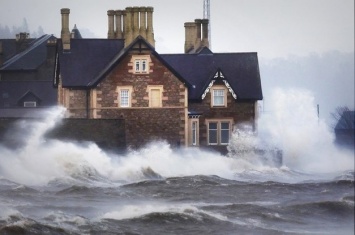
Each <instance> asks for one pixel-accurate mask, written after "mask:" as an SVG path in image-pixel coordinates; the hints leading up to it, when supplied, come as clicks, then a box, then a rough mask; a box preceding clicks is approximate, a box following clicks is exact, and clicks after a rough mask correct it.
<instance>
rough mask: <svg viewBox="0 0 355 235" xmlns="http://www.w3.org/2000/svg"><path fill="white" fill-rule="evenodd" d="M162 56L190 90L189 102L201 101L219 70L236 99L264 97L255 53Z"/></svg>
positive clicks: (206, 53)
mask: <svg viewBox="0 0 355 235" xmlns="http://www.w3.org/2000/svg"><path fill="white" fill-rule="evenodd" d="M201 52H203V53H198V54H164V55H161V56H162V58H163V59H164V60H165V61H167V62H168V63H169V64H170V65H171V66H172V67H173V68H174V69H175V70H176V71H177V72H178V73H179V74H181V76H182V77H184V79H186V80H187V81H188V82H189V83H190V84H192V85H193V88H191V89H190V90H189V99H190V100H200V99H201V97H202V94H203V93H204V91H205V90H206V88H207V87H208V84H209V83H210V82H211V81H212V80H213V79H214V78H213V77H214V75H215V74H216V72H218V71H221V72H222V73H223V75H224V79H225V80H226V81H227V82H228V83H229V84H230V86H231V88H232V89H233V91H234V92H235V93H236V95H237V97H238V99H252V100H261V99H262V98H263V95H262V89H261V81H260V73H259V63H258V57H257V53H212V52H211V51H209V50H206V49H204V50H202V51H201Z"/></svg>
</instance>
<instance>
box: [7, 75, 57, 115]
mask: <svg viewBox="0 0 355 235" xmlns="http://www.w3.org/2000/svg"><path fill="white" fill-rule="evenodd" d="M29 93H31V94H33V95H35V96H36V97H37V98H38V100H39V101H40V106H52V105H56V104H57V93H56V89H55V88H54V87H53V83H52V81H50V80H49V81H1V82H0V108H13V107H19V102H20V101H22V100H23V99H24V98H25V96H26V95H27V94H29ZM1 112H3V111H2V110H1Z"/></svg>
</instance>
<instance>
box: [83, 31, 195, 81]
mask: <svg viewBox="0 0 355 235" xmlns="http://www.w3.org/2000/svg"><path fill="white" fill-rule="evenodd" d="M134 47H138V48H135V49H138V50H143V48H147V49H148V50H150V51H151V52H152V54H153V55H154V56H155V58H157V59H158V60H159V61H160V62H161V63H162V64H164V65H165V66H166V67H167V68H168V69H169V70H170V71H171V72H172V73H173V74H174V75H175V76H176V77H177V78H178V79H179V80H180V81H181V82H183V83H184V84H185V85H187V86H188V87H189V86H191V84H190V83H189V82H188V81H186V80H185V79H184V78H183V77H182V76H181V75H180V74H179V73H178V72H177V71H176V70H175V69H174V68H173V67H171V66H170V64H168V63H167V62H166V61H165V60H164V59H163V58H162V57H161V56H160V55H159V54H158V53H157V52H156V51H155V49H154V47H153V46H152V45H150V44H149V43H148V42H147V41H146V40H145V39H144V38H143V37H142V36H138V37H137V38H136V39H135V40H133V42H132V43H131V44H130V45H128V46H127V47H126V48H124V49H123V50H122V51H121V52H120V53H118V54H117V55H116V56H115V57H114V58H113V59H112V60H111V62H110V63H109V64H108V65H107V66H106V68H105V69H104V70H102V71H101V73H100V74H99V75H98V76H97V77H96V78H95V79H94V80H93V81H92V82H91V83H90V85H94V86H96V85H97V83H98V82H99V81H100V80H101V79H103V78H104V76H105V75H106V74H107V73H109V72H110V71H111V70H112V69H113V68H114V67H115V66H116V65H117V64H118V63H119V62H120V61H121V60H122V59H123V58H124V57H125V56H126V55H127V54H128V52H129V51H130V50H132V49H133V48H134Z"/></svg>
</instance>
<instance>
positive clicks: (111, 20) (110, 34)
mask: <svg viewBox="0 0 355 235" xmlns="http://www.w3.org/2000/svg"><path fill="white" fill-rule="evenodd" d="M107 16H108V32H107V38H108V39H113V38H115V29H114V25H115V19H114V16H115V11H114V10H108V11H107Z"/></svg>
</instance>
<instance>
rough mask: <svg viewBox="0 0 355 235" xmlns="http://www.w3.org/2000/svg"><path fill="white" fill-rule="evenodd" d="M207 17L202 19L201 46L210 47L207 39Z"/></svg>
mask: <svg viewBox="0 0 355 235" xmlns="http://www.w3.org/2000/svg"><path fill="white" fill-rule="evenodd" d="M208 23H209V22H208V19H203V20H202V46H203V47H207V48H209V47H210V42H209V41H208Z"/></svg>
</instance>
